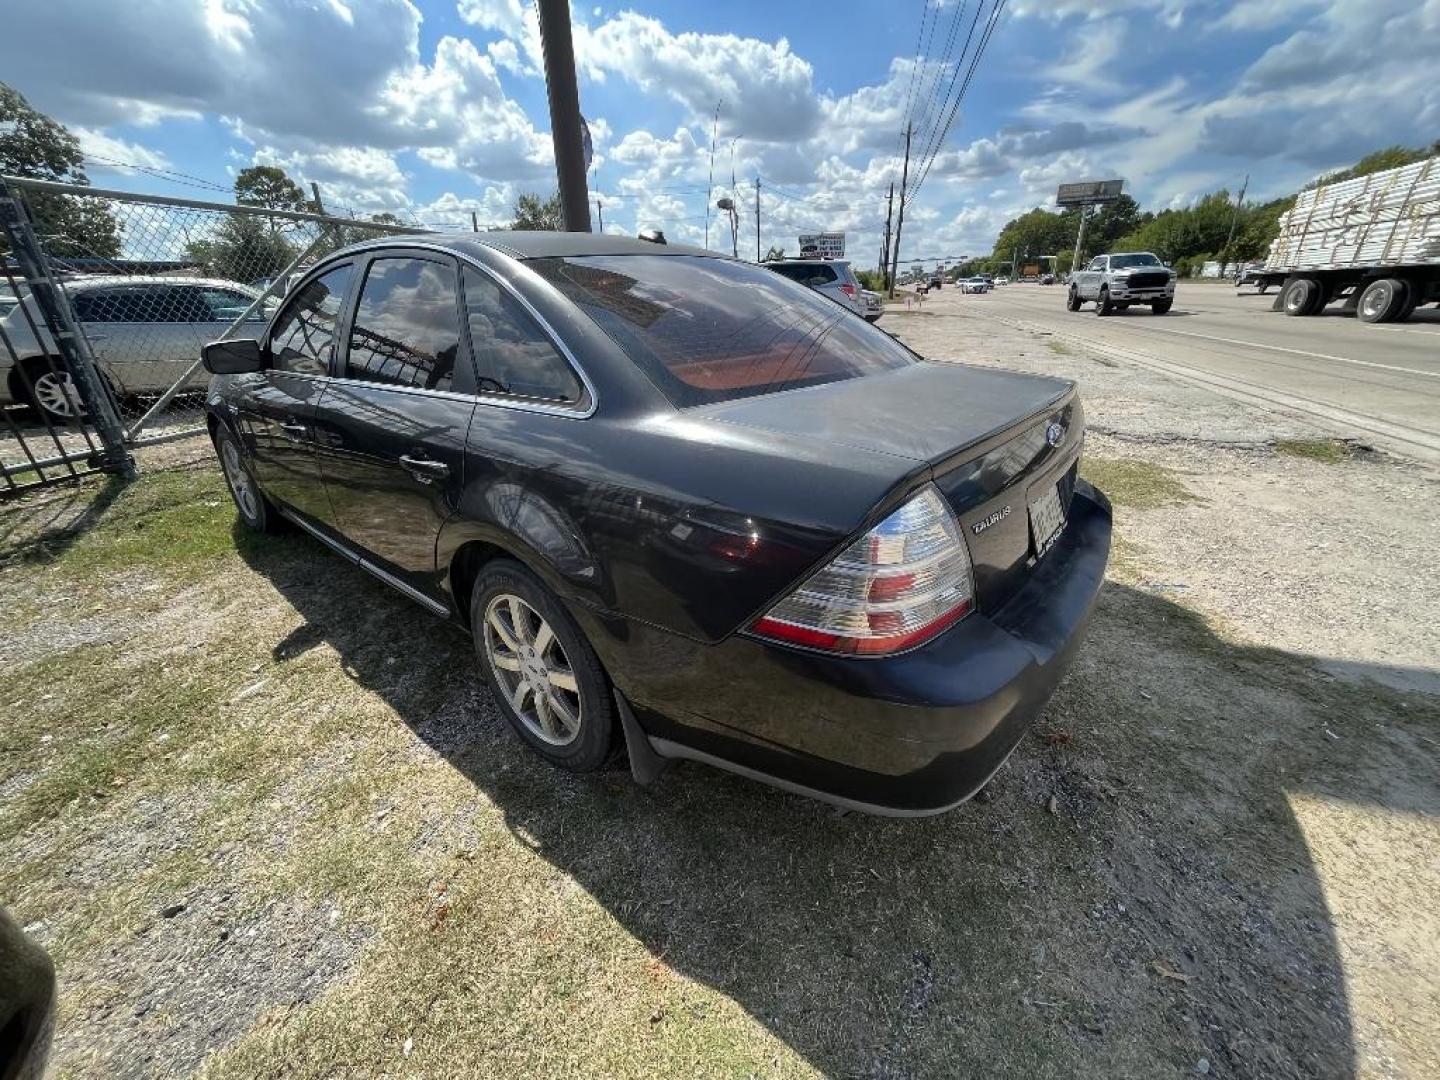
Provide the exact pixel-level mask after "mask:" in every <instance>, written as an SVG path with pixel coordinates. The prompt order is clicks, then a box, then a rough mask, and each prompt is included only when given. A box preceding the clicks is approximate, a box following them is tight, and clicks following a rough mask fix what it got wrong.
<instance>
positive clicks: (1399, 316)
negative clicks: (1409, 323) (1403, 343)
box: [1393, 281, 1425, 322]
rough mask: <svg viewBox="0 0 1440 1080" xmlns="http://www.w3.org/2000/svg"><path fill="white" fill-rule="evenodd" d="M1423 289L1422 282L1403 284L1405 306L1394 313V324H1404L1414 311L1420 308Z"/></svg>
mask: <svg viewBox="0 0 1440 1080" xmlns="http://www.w3.org/2000/svg"><path fill="white" fill-rule="evenodd" d="M1424 289H1425V283H1424V282H1421V281H1407V282H1405V306H1404V307H1402V308H1401V309H1400V310H1399V311H1398V312H1396V313H1395V318H1394V320H1393V321H1394V322H1405V321H1406V320H1407V319H1409V318H1410V316H1411V315H1413V314H1414V313H1415V309H1416V308H1417V307H1419V306H1420V295H1421V293H1422V292H1423V291H1424Z"/></svg>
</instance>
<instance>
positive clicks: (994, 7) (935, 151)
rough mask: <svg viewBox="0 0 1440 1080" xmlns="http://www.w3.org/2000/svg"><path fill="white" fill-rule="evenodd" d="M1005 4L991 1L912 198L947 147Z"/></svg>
mask: <svg viewBox="0 0 1440 1080" xmlns="http://www.w3.org/2000/svg"><path fill="white" fill-rule="evenodd" d="M1005 4H1006V0H991V7H990V15H989V18H988V19H987V20H986V23H985V30H984V32H983V33H982V34H981V36H980V41H979V43H978V44H977V45H976V46H975V50H974V52H973V53H972V54H971V57H970V66H969V68H967V69H966V72H965V81H964V82H962V83H961V84H960V89H959V90H958V91H957V92H956V94H955V96H954V99H953V100H952V101H951V103H950V112H949V115H948V116H947V117H946V118H945V126H944V127H943V128H942V129H941V131H940V136H939V138H937V139H935V140H934V141H933V143H932V145H931V147H930V154H929V158H928V159H926V160H925V161H924V162H923V164H922V167H921V170H920V176H919V178H918V179H917V180H916V181H915V186H914V187H913V188H912V189H911V191H910V196H911V197H913V196H914V195H915V194H916V193H918V192H919V190H920V188H921V186H922V185H923V184H924V183H925V180H926V178H927V177H928V176H929V175H930V168H931V166H932V165H934V164H935V159H936V157H937V156H939V153H940V148H941V147H942V146H944V145H945V139H946V137H947V136H948V135H949V134H950V128H951V126H952V125H953V124H954V123H955V117H956V116H957V115H958V114H959V111H960V103H961V102H962V101H964V100H965V94H966V92H967V91H968V90H969V89H970V84H971V82H972V81H973V80H974V78H975V72H976V71H977V70H978V69H979V66H980V60H981V58H983V57H984V55H985V49H986V48H987V47H988V46H989V44H990V38H991V37H992V36H993V35H994V33H995V28H996V26H998V25H999V23H1000V16H1001V15H1002V14H1004V12H1005ZM976 10H977V13H978V10H979V9H978V8H977V9H976ZM961 55H962V58H963V55H964V54H963V53H962V54H961Z"/></svg>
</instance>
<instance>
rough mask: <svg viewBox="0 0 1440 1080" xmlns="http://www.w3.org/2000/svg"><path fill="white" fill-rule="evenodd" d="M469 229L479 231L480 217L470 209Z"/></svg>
mask: <svg viewBox="0 0 1440 1080" xmlns="http://www.w3.org/2000/svg"><path fill="white" fill-rule="evenodd" d="M470 231H471V232H479V231H480V218H479V216H478V215H477V214H476V213H475V211H474V210H471V211H470Z"/></svg>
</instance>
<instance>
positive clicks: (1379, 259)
mask: <svg viewBox="0 0 1440 1080" xmlns="http://www.w3.org/2000/svg"><path fill="white" fill-rule="evenodd" d="M1427 263H1428V264H1440V157H1432V158H1430V159H1428V160H1426V161H1417V162H1416V163H1415V164H1413V165H1404V166H1401V167H1400V168H1398V169H1388V170H1386V171H1385V172H1379V173H1371V174H1370V175H1369V176H1359V177H1356V178H1355V179H1353V180H1342V181H1340V182H1338V183H1334V184H1324V185H1322V186H1320V187H1317V188H1314V189H1313V190H1311V191H1302V192H1301V193H1300V194H1299V195H1298V196H1296V199H1295V206H1294V207H1293V208H1292V209H1290V210H1288V211H1286V212H1285V213H1284V214H1282V215H1281V216H1280V235H1279V236H1277V237H1276V238H1275V240H1274V242H1273V243H1272V244H1271V245H1270V256H1269V258H1268V259H1266V261H1265V269H1266V270H1345V269H1350V268H1353V267H1362V266H1413V265H1420V264H1427Z"/></svg>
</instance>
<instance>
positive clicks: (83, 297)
mask: <svg viewBox="0 0 1440 1080" xmlns="http://www.w3.org/2000/svg"><path fill="white" fill-rule="evenodd" d="M64 288H65V291H66V293H67V294H68V295H69V297H70V304H71V308H72V310H73V311H74V313H75V319H76V320H77V321H78V322H79V324H80V329H81V331H82V332H83V333H84V335H85V338H86V340H87V341H88V342H89V343H90V350H91V352H92V353H93V354H94V356H95V358H96V360H97V362H98V363H99V366H100V370H101V372H103V374H104V376H105V378H106V379H108V380H109V382H110V386H111V389H112V390H114V391H115V392H116V393H118V394H122V395H133V394H143V393H159V392H161V391H164V390H167V389H169V388H170V386H172V385H173V384H174V383H175V381H176V380H177V379H179V378H180V377H181V376H182V375H184V374H185V372H186V371H188V370H189V369H190V368H191V367H193V366H194V365H195V363H196V361H197V360H199V358H200V350H201V348H202V347H203V346H204V344H205V343H206V342H207V341H211V340H213V339H214V338H216V337H218V336H219V335H220V334H221V333H222V332H223V331H224V330H225V329H226V328H227V327H229V326H230V324H231V323H233V322H234V321H235V320H236V319H238V318H239V317H240V316H241V315H243V314H244V313H245V310H246V309H247V308H248V307H249V306H250V305H251V304H252V303H254V301H255V300H256V299H257V298H258V297H259V296H260V292H259V290H256V289H253V288H250V287H249V286H246V285H240V284H238V283H236V282H233V281H222V280H218V279H211V278H196V277H185V278H181V277H174V278H169V277H135V276H119V275H116V276H96V277H80V278H71V279H69V280H67V281H66V282H65V285H64ZM273 310H274V309H273V305H272V306H271V308H270V311H265V310H257V312H256V313H255V314H254V316H253V317H252V318H251V319H250V320H248V321H247V324H246V325H247V326H248V327H249V330H248V332H249V333H250V334H252V335H258V334H259V333H260V331H261V330H262V329H264V325H265V319H266V317H267V316H268V314H270V312H271V311H273ZM0 330H3V331H4V334H5V336H6V337H7V338H8V339H9V343H10V348H9V349H5V350H3V351H0V403H4V402H15V403H18V404H24V405H32V406H34V407H35V408H37V409H39V410H41V411H42V412H44V413H46V414H47V415H48V416H49V417H50V419H51V420H53V421H56V422H61V423H63V422H65V421H68V420H71V419H73V418H75V417H76V416H82V415H84V412H85V407H84V404H83V403H82V402H81V400H80V395H79V392H78V391H77V390H76V387H75V384H74V380H73V379H72V377H71V374H70V372H69V371H68V370H67V368H66V366H65V362H64V360H63V359H62V358H61V357H60V355H59V350H58V349H57V348H56V347H55V345H54V342H53V341H52V339H51V337H50V332H49V331H48V330H47V329H46V328H45V320H44V318H43V317H42V316H41V314H40V311H39V308H38V305H37V304H36V302H35V300H34V298H33V297H31V296H29V295H26V296H25V298H24V300H23V302H22V303H19V304H16V305H13V306H11V307H10V308H9V311H8V314H4V316H3V318H0ZM242 333H243V332H242ZM12 353H13V356H14V358H15V359H14V360H13V361H12V359H11V356H12ZM198 388H199V387H198V385H197V389H198Z"/></svg>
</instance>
